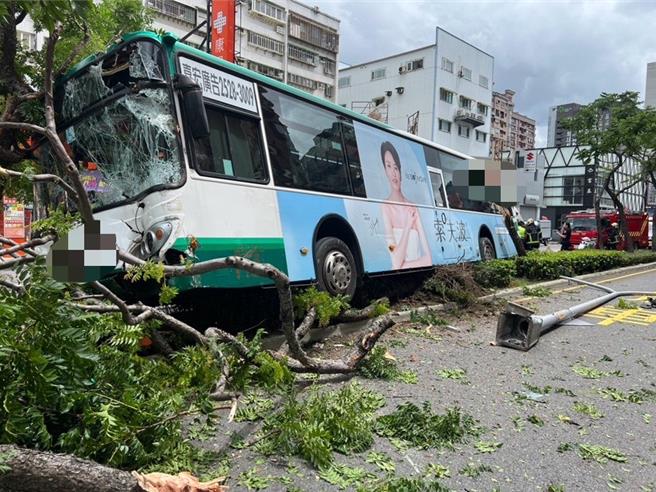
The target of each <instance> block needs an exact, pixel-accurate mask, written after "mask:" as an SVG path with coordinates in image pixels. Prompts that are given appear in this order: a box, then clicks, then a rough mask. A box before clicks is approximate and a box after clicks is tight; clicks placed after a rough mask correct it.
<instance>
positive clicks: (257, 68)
mask: <svg viewBox="0 0 656 492" xmlns="http://www.w3.org/2000/svg"><path fill="white" fill-rule="evenodd" d="M246 68H248V69H249V70H253V71H254V72H258V73H261V74H262V75H266V76H267V77H271V78H272V79H276V80H280V81H282V80H283V79H284V72H283V71H282V70H280V69H278V68H273V67H270V66H269V65H263V64H262V63H256V62H252V61H248V62H247V64H246Z"/></svg>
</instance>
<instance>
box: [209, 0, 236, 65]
mask: <svg viewBox="0 0 656 492" xmlns="http://www.w3.org/2000/svg"><path fill="white" fill-rule="evenodd" d="M211 33H212V38H211V39H212V54H213V55H214V56H218V57H219V58H223V59H224V60H226V61H229V62H233V63H234V61H235V0H212V30H211Z"/></svg>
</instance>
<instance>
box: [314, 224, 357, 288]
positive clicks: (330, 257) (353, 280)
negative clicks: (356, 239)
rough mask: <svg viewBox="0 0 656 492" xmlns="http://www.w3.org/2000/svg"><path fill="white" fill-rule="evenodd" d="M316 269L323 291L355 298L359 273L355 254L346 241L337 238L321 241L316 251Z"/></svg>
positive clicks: (327, 238) (326, 238)
mask: <svg viewBox="0 0 656 492" xmlns="http://www.w3.org/2000/svg"><path fill="white" fill-rule="evenodd" d="M315 268H316V271H317V281H318V283H319V288H320V289H321V290H325V291H326V292H328V293H329V294H332V295H338V294H340V295H347V296H349V297H351V298H353V294H355V289H356V287H357V283H358V271H357V266H356V263H355V258H353V253H351V250H350V249H349V247H348V246H347V245H346V243H344V241H342V240H341V239H337V238H336V237H324V238H322V239H319V241H318V242H317V245H316V250H315Z"/></svg>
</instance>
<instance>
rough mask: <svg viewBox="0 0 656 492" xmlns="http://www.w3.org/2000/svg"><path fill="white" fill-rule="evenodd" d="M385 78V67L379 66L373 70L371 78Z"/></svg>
mask: <svg viewBox="0 0 656 492" xmlns="http://www.w3.org/2000/svg"><path fill="white" fill-rule="evenodd" d="M384 78H385V69H384V68H377V69H376V70H372V71H371V80H378V79H384Z"/></svg>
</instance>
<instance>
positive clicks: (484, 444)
mask: <svg viewBox="0 0 656 492" xmlns="http://www.w3.org/2000/svg"><path fill="white" fill-rule="evenodd" d="M501 446H503V443H500V442H492V441H478V442H477V443H476V444H474V447H475V448H476V449H477V450H478V452H479V453H494V452H495V451H496V450H498V449H499V448H501Z"/></svg>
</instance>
